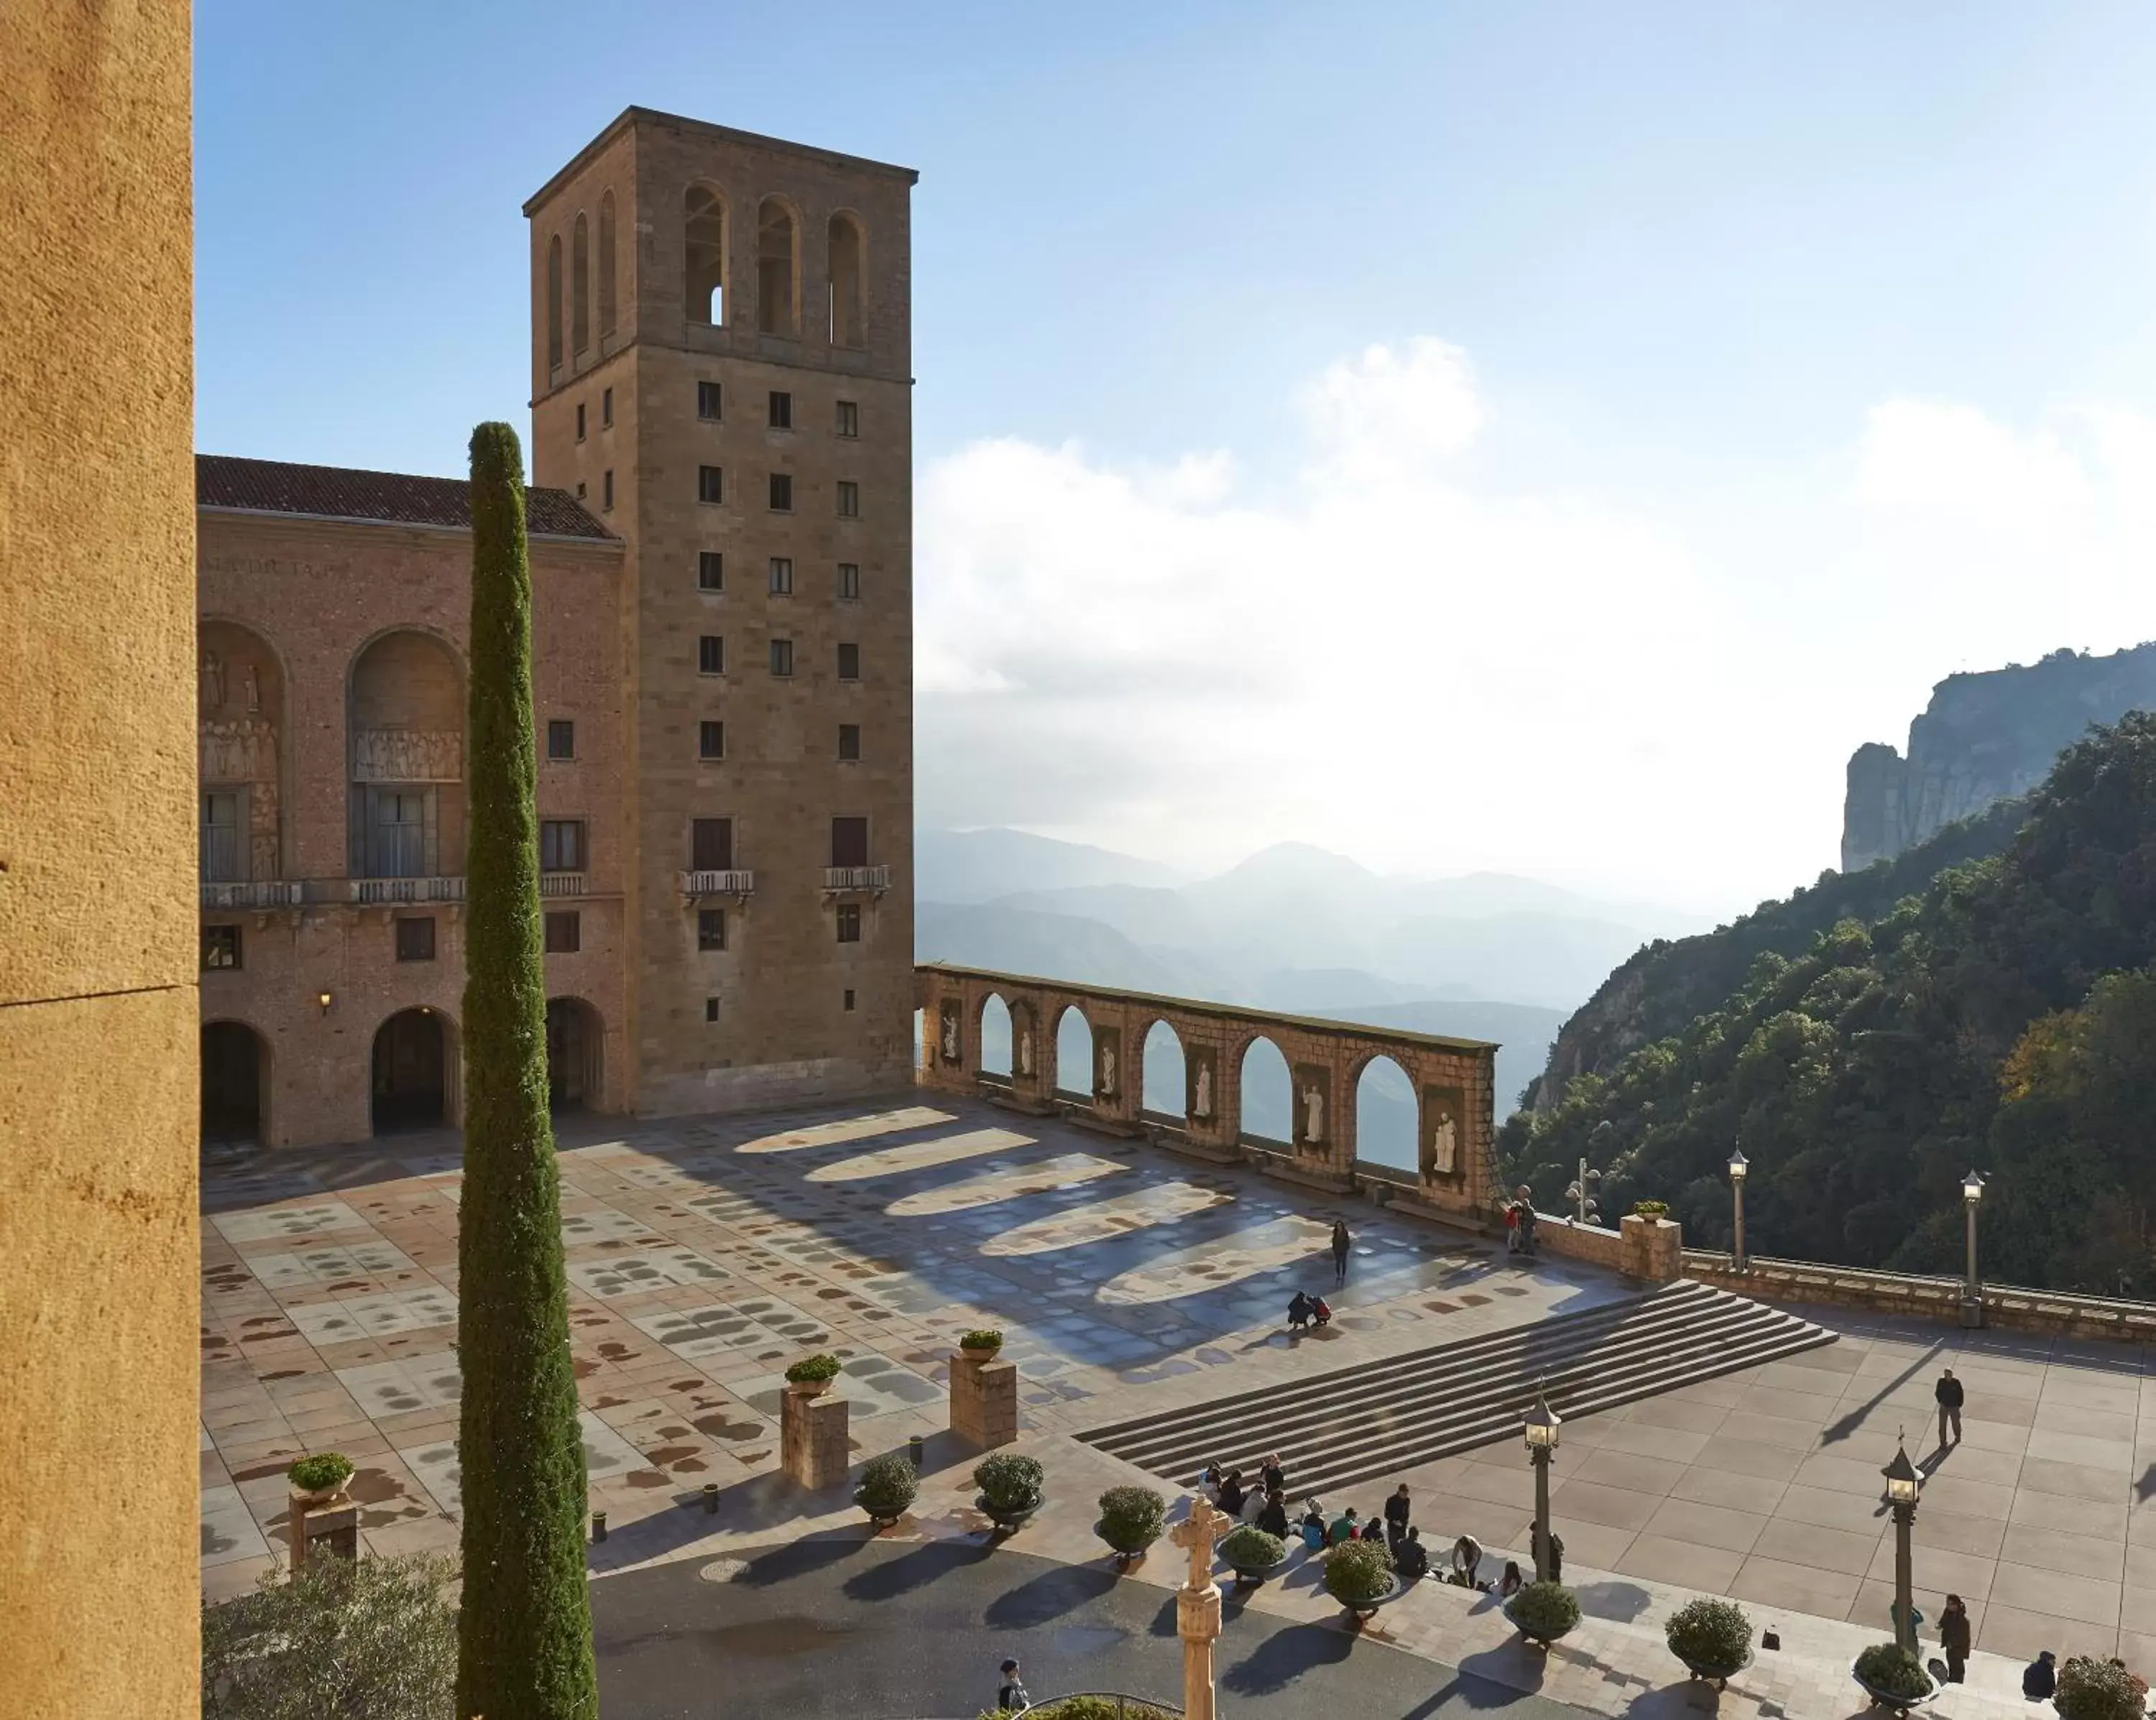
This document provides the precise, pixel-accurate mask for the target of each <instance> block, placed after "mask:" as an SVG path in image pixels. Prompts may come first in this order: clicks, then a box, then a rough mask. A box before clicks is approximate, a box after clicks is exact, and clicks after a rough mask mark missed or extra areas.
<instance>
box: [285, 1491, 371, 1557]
mask: <svg viewBox="0 0 2156 1720" xmlns="http://www.w3.org/2000/svg"><path fill="white" fill-rule="evenodd" d="M288 1506H289V1511H290V1518H291V1523H290V1530H289V1533H290V1536H291V1543H292V1569H294V1570H297V1569H300V1566H301V1565H303V1564H305V1563H306V1562H307V1560H308V1559H319V1558H321V1557H322V1556H323V1555H324V1554H328V1555H330V1556H331V1557H333V1558H336V1559H357V1558H358V1557H359V1507H358V1506H357V1505H356V1504H354V1503H353V1502H352V1501H351V1500H350V1499H340V1500H337V1501H336V1502H333V1503H331V1504H327V1505H316V1506H313V1507H309V1506H306V1505H304V1504H302V1503H301V1502H300V1497H299V1496H298V1495H296V1494H295V1495H294V1496H293V1497H291V1498H290V1501H289V1502H288Z"/></svg>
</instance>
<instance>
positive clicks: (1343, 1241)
mask: <svg viewBox="0 0 2156 1720" xmlns="http://www.w3.org/2000/svg"><path fill="white" fill-rule="evenodd" d="M1353 1243H1354V1238H1353V1237H1352V1236H1349V1235H1348V1234H1347V1220H1346V1219H1344V1218H1336V1219H1334V1220H1333V1221H1332V1282H1334V1283H1336V1284H1344V1283H1346V1282H1347V1251H1348V1249H1349V1248H1350V1247H1351V1246H1353Z"/></svg>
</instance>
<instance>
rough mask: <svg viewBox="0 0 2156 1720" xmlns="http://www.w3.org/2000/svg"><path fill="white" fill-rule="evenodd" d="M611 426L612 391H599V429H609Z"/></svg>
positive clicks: (609, 389)
mask: <svg viewBox="0 0 2156 1720" xmlns="http://www.w3.org/2000/svg"><path fill="white" fill-rule="evenodd" d="M611 427H613V389H611V388H602V389H600V390H599V428H600V429H602V430H606V429H610V428H611Z"/></svg>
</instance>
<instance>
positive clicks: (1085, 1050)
mask: <svg viewBox="0 0 2156 1720" xmlns="http://www.w3.org/2000/svg"><path fill="white" fill-rule="evenodd" d="M1050 1043H1051V1044H1052V1045H1054V1047H1055V1068H1054V1070H1053V1071H1052V1078H1051V1081H1050V1086H1051V1088H1052V1089H1053V1090H1054V1092H1055V1096H1056V1097H1057V1098H1064V1099H1075V1100H1077V1101H1080V1102H1081V1103H1085V1104H1088V1105H1090V1104H1091V1103H1093V1018H1092V1017H1091V1016H1089V1015H1087V1014H1086V1006H1084V1005H1083V1004H1081V1003H1066V1004H1065V1005H1064V1006H1063V1007H1062V1008H1061V1010H1060V1011H1058V1012H1057V1015H1056V1017H1055V1037H1054V1038H1053V1039H1052V1040H1051V1041H1050ZM1073 1076H1075V1077H1076V1078H1077V1080H1078V1084H1077V1085H1075V1086H1073V1085H1072V1084H1071V1078H1072V1077H1073Z"/></svg>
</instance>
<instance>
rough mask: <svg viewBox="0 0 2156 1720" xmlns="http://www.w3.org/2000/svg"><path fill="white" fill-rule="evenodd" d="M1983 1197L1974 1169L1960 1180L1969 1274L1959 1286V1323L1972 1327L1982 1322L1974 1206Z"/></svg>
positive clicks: (1982, 1307) (1982, 1184)
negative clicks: (1967, 1243)
mask: <svg viewBox="0 0 2156 1720" xmlns="http://www.w3.org/2000/svg"><path fill="white" fill-rule="evenodd" d="M1983 1199H1984V1179H1983V1178H1982V1177H1980V1176H1979V1175H1977V1174H1976V1172H1974V1170H1972V1171H1970V1172H1969V1175H1967V1176H1965V1177H1963V1179H1962V1180H1961V1200H1962V1207H1963V1211H1965V1212H1966V1213H1967V1214H1968V1215H1969V1276H1968V1278H1967V1280H1966V1282H1963V1285H1962V1287H1961V1323H1962V1324H1963V1325H1964V1326H1967V1327H1971V1328H1974V1327H1977V1326H1981V1325H1982V1324H1983V1323H1984V1285H1983V1282H1982V1281H1980V1280H1979V1278H1978V1277H1977V1276H1976V1208H1977V1203H1978V1202H1979V1201H1980V1200H1983Z"/></svg>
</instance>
